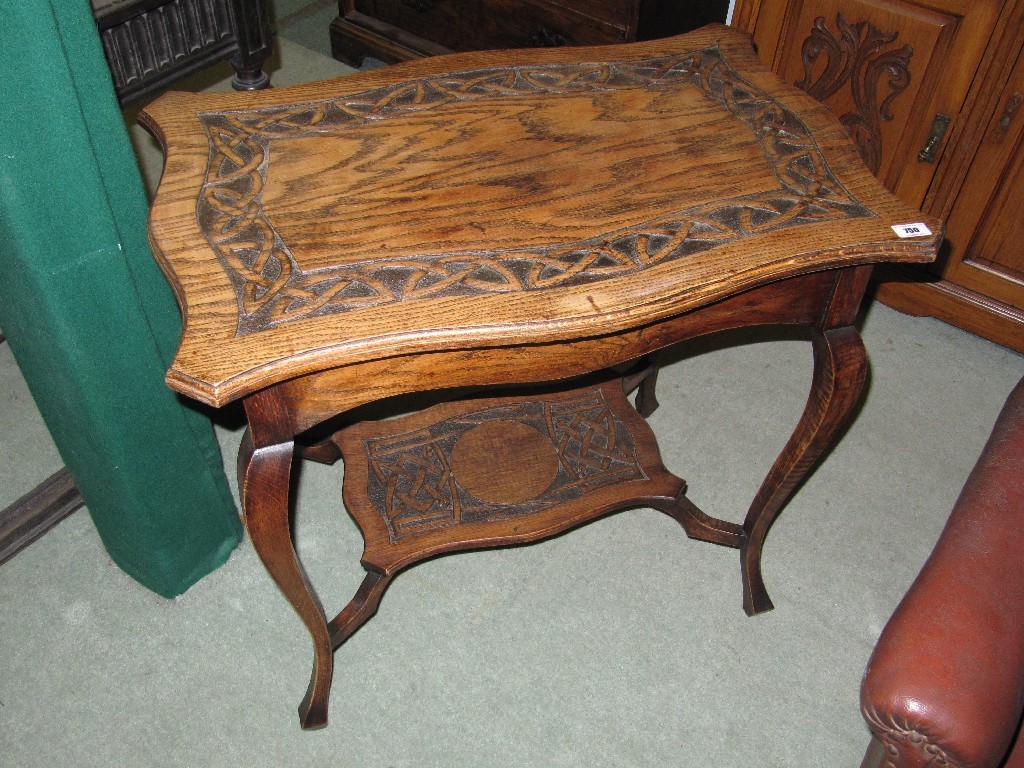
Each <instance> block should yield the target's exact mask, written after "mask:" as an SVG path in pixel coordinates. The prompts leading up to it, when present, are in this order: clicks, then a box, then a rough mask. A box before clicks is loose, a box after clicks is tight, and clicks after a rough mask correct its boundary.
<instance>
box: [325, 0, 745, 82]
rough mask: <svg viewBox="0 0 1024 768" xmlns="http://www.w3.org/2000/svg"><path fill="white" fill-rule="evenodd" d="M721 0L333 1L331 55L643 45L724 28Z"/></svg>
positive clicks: (358, 58)
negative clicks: (641, 42)
mask: <svg viewBox="0 0 1024 768" xmlns="http://www.w3.org/2000/svg"><path fill="white" fill-rule="evenodd" d="M727 10H728V2H727V1H726V0H700V2H678V1H677V0H339V2H338V11H339V12H338V18H337V19H335V20H334V21H333V22H332V23H331V30H330V33H331V52H332V54H333V55H334V57H335V58H336V59H338V60H340V61H344V62H347V63H348V64H351V65H353V66H357V67H358V66H359V65H360V64H361V63H362V60H363V58H364V57H366V56H371V57H373V58H376V59H380V60H381V61H387V62H394V61H405V60H407V59H413V58H418V57H420V56H436V55H439V54H445V53H453V52H455V51H481V50H488V49H498V48H544V47H557V46H562V45H601V44H605V43H626V42H632V41H634V40H649V39H652V38H656V37H667V36H669V35H671V34H677V33H680V32H686V31H689V30H692V29H696V28H697V27H701V26H704V25H705V24H708V23H710V22H715V21H718V22H722V21H725V16H726V12H727Z"/></svg>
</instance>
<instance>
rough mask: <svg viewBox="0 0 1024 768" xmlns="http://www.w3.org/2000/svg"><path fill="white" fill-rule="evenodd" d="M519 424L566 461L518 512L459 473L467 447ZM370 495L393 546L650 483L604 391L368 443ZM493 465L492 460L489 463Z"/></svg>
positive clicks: (498, 409) (486, 412) (506, 408)
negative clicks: (488, 427) (478, 493)
mask: <svg viewBox="0 0 1024 768" xmlns="http://www.w3.org/2000/svg"><path fill="white" fill-rule="evenodd" d="M493 420H497V421H512V422H515V423H518V424H523V425H526V426H529V427H532V428H534V429H536V430H537V432H538V433H540V434H541V435H544V436H545V437H546V438H547V439H549V440H550V441H551V443H552V445H553V446H554V449H555V452H557V457H558V468H557V472H556V473H555V476H554V481H553V482H552V483H551V485H550V486H549V487H548V488H547V490H546V491H544V492H543V493H541V494H539V495H538V496H536V497H534V498H532V499H529V500H527V501H523V502H519V503H516V504H513V505H507V504H496V503H491V502H487V501H482V500H480V499H478V498H475V497H474V496H473V495H472V494H471V493H469V491H467V490H466V489H465V488H463V487H462V486H461V485H460V484H459V481H458V477H457V476H456V473H454V472H453V470H452V454H453V451H454V450H455V446H456V445H457V444H458V442H459V440H460V439H461V438H462V437H463V436H464V435H466V433H467V432H470V431H471V430H472V429H474V428H475V427H478V426H480V425H481V424H483V423H485V422H487V421H493ZM364 446H365V449H366V457H367V461H368V464H369V473H368V477H369V479H368V484H367V485H368V487H367V495H368V497H369V499H370V502H371V504H372V505H373V507H374V509H376V510H377V512H378V513H379V514H380V515H381V517H382V518H383V519H384V522H385V524H386V525H387V529H388V534H389V536H390V539H391V541H392V543H394V542H396V541H398V540H400V539H402V538H404V537H405V536H409V535H412V534H416V533H422V532H425V531H431V530H437V529H440V528H451V527H454V526H457V525H462V524H467V523H478V522H485V521H492V520H505V519H510V518H513V517H524V516H527V515H530V514H534V513H538V512H542V511H544V510H546V509H550V508H551V507H553V506H555V505H556V504H562V503H565V502H567V501H571V500H573V499H576V498H579V497H581V496H582V495H584V494H585V493H589V492H591V491H594V490H597V489H599V488H603V487H606V486H609V485H614V484H617V483H620V482H622V481H625V480H634V479H645V478H646V477H647V475H646V474H645V473H644V471H643V469H642V467H641V466H640V463H639V460H638V458H637V456H636V450H635V447H634V443H633V438H632V435H631V434H630V432H629V429H628V428H627V426H626V425H625V424H624V423H623V422H622V421H621V420H620V419H619V418H618V417H617V416H616V415H615V414H614V412H613V411H612V409H611V408H610V406H609V404H608V402H607V401H606V400H605V397H604V393H603V392H601V391H600V390H589V391H586V392H582V393H581V394H579V395H578V396H576V397H573V398H569V399H566V398H564V397H562V398H551V399H544V398H538V399H536V400H533V399H530V400H525V401H520V402H515V403H508V404H504V405H498V406H494V407H490V408H485V409H483V410H481V411H477V412H473V413H470V414H467V415H464V416H459V417H454V418H450V419H446V420H443V421H440V422H438V423H436V424H433V425H431V426H429V427H426V428H423V429H419V430H416V431H413V432H407V433H405V434H400V435H396V436H389V437H378V438H369V439H367V440H365V442H364ZM480 461H481V462H484V463H485V462H486V457H481V459H480Z"/></svg>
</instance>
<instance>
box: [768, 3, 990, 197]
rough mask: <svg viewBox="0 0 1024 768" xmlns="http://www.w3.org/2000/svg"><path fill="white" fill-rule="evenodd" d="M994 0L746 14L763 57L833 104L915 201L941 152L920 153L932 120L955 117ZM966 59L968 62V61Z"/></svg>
mask: <svg viewBox="0 0 1024 768" xmlns="http://www.w3.org/2000/svg"><path fill="white" fill-rule="evenodd" d="M1000 5H1001V2H1000V0H916V1H915V2H910V1H903V0H789V1H788V2H771V3H768V2H762V3H761V4H760V5H759V7H758V9H757V10H756V11H755V16H756V18H754V19H753V20H752V23H753V25H754V38H755V41H756V43H757V45H758V51H759V53H760V55H761V58H762V60H763V61H765V62H766V63H768V64H769V65H770V66H772V68H773V69H774V70H775V71H776V72H778V73H779V74H780V75H781V76H782V77H783V78H784V79H786V80H787V81H788V82H791V83H794V84H798V85H799V86H800V87H802V88H804V90H807V91H808V92H809V93H811V94H812V95H814V96H815V97H816V98H818V99H820V100H822V101H823V102H824V103H825V104H827V105H828V106H829V108H830V109H832V110H833V111H834V112H835V113H836V115H837V116H839V117H840V119H841V120H842V121H843V123H844V124H845V125H846V126H847V130H849V131H850V133H851V136H852V137H853V138H854V141H855V142H856V143H857V145H858V148H859V149H860V150H861V154H862V156H863V157H864V159H865V162H866V163H867V165H868V167H869V168H871V169H872V171H873V172H874V173H875V174H876V175H877V176H878V177H879V178H880V179H881V180H882V181H883V183H885V184H886V186H888V187H889V188H890V189H892V190H893V191H895V192H896V193H897V194H899V195H900V196H901V197H903V198H904V199H905V200H907V201H908V202H910V203H912V204H914V205H920V204H921V203H922V202H923V201H924V197H925V194H926V193H927V191H928V185H929V184H930V183H931V180H932V177H933V176H934V173H935V167H936V163H937V161H938V160H939V159H940V158H941V153H942V149H943V145H944V143H945V138H946V137H948V135H949V130H947V133H946V134H945V136H944V137H943V138H942V139H940V140H938V141H936V142H935V146H934V149H933V154H934V158H935V160H934V161H932V162H928V161H925V160H920V159H919V158H918V153H919V152H920V151H921V150H922V149H923V148H924V147H925V146H926V145H927V143H928V141H929V135H930V132H931V128H932V125H933V121H934V118H935V117H936V116H937V115H940V114H942V115H946V116H948V117H949V118H950V120H951V125H950V129H952V127H953V124H955V121H956V118H957V116H958V113H959V111H960V108H961V106H962V104H963V102H964V98H965V96H966V95H967V91H968V89H969V87H970V84H971V81H972V78H973V74H974V69H975V68H976V67H977V63H978V61H980V59H981V53H982V51H983V50H984V47H985V45H986V43H987V41H988V38H989V35H990V33H991V31H992V28H993V26H994V24H995V18H996V14H997V12H998V10H999V7H1000ZM964 62H969V64H968V66H964Z"/></svg>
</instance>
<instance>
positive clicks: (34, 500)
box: [0, 468, 83, 564]
mask: <svg viewBox="0 0 1024 768" xmlns="http://www.w3.org/2000/svg"><path fill="white" fill-rule="evenodd" d="M82 505H83V502H82V495H81V494H80V493H79V492H78V488H76V487H75V481H74V478H72V477H71V473H70V472H68V470H67V469H66V468H62V469H60V470H59V471H57V472H55V473H54V474H52V475H51V476H50V477H49V478H47V479H46V480H44V481H43V482H42V483H40V484H39V485H37V486H36V487H35V488H34V489H33V490H31V491H29V492H28V493H26V494H25V495H24V496H22V497H21V498H20V499H18V500H17V501H16V502H14V503H13V504H11V506H9V507H7V509H5V510H3V511H0V564H3V563H5V562H7V561H8V560H10V559H11V558H12V557H14V556H15V555H16V554H18V553H19V552H20V551H21V550H23V549H24V548H25V547H27V546H28V545H29V544H31V543H32V542H33V541H35V540H36V539H38V538H39V537H41V536H42V535H43V534H44V533H46V532H47V531H48V530H50V529H51V528H53V527H54V526H55V525H57V523H59V522H60V521H61V520H63V519H64V518H65V517H67V516H68V515H70V514H71V513H72V512H74V511H75V510H76V509H78V508H79V507H81V506H82Z"/></svg>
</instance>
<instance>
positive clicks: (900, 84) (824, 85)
mask: <svg viewBox="0 0 1024 768" xmlns="http://www.w3.org/2000/svg"><path fill="white" fill-rule="evenodd" d="M898 38H899V33H898V32H888V33H887V32H882V31H880V30H879V29H878V28H877V27H876V26H875V25H874V24H872V23H871V22H870V21H860V22H857V23H855V24H851V23H849V22H848V21H847V20H846V19H845V18H844V17H843V14H842V13H841V12H840V13H837V14H836V31H833V30H832V29H830V28H829V26H828V24H827V23H826V21H825V18H824V17H823V16H819V17H818V18H816V19H815V20H814V28H813V29H812V30H811V33H810V35H808V36H807V38H806V39H805V40H804V41H803V45H802V46H801V60H802V63H803V69H804V76H803V79H801V80H799V81H798V82H797V83H796V86H797V87H798V88H802V89H803V90H805V91H806V92H807V93H808V94H810V95H811V96H813V97H814V98H816V99H818V100H819V101H824V102H827V101H828V100H829V98H830V97H832V96H834V95H835V94H836V93H838V92H839V91H840V90H841V89H845V88H847V86H848V87H849V89H850V95H851V96H852V99H853V104H854V106H855V108H854V109H853V110H851V111H846V112H843V113H842V114H840V115H839V119H840V122H842V124H843V125H844V126H845V127H846V130H847V131H848V132H849V133H850V137H851V138H852V139H853V141H854V143H855V144H856V145H857V149H858V150H859V151H860V153H861V157H863V158H864V162H865V164H867V166H868V168H870V169H871V172H872V173H875V174H877V173H878V171H879V169H880V168H881V164H882V129H881V124H882V122H883V121H891V120H892V119H893V114H892V104H893V102H894V101H895V100H896V98H897V97H898V96H899V95H900V94H901V93H903V92H904V91H905V90H906V89H907V87H908V86H909V85H910V78H911V75H910V58H911V57H912V56H913V55H914V49H913V48H912V47H911V46H909V45H903V46H900V47H896V46H897V44H898ZM822 56H824V68H822V66H821V62H820V61H819V59H820V58H821V57H822ZM815 73H816V74H815ZM886 78H887V79H886ZM883 80H885V82H884V83H883Z"/></svg>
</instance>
